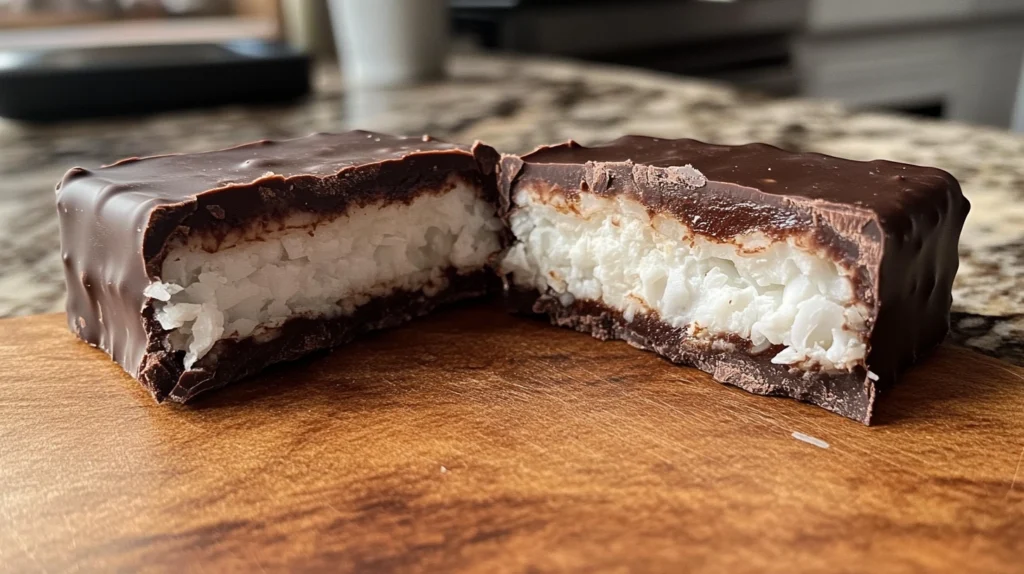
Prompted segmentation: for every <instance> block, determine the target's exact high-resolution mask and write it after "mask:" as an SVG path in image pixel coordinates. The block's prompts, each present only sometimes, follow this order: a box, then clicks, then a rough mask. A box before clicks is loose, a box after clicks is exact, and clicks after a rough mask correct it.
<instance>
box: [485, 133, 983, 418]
mask: <svg viewBox="0 0 1024 574" xmlns="http://www.w3.org/2000/svg"><path fill="white" fill-rule="evenodd" d="M498 186H499V191H500V193H501V196H502V202H503V206H502V216H503V218H504V219H505V220H506V222H507V224H508V225H509V227H510V228H511V231H512V233H513V235H514V236H515V239H514V242H513V244H512V245H511V247H510V248H509V250H508V251H507V252H506V253H505V254H504V255H503V258H502V261H501V264H500V268H501V273H502V274H503V275H504V277H505V284H506V290H507V293H508V297H509V301H510V304H511V306H512V307H513V308H514V309H516V310H518V311H522V312H532V313H542V314H547V315H548V316H550V319H551V320H552V321H553V322H554V323H556V324H558V325H563V326H567V327H571V328H575V329H577V330H580V331H583V332H588V333H590V334H592V335H593V336H594V337H597V338H599V339H622V340H625V341H627V342H629V343H630V344H632V345H634V346H636V347H639V348H642V349H647V350H651V351H654V352H656V353H658V354H659V355H661V356H663V357H665V358H667V359H669V360H670V361H672V362H675V363H680V364H686V365H693V366H696V367H697V368H700V369H701V370H704V371H706V372H708V373H710V374H711V375H712V376H713V377H714V378H715V379H716V380H718V381H721V382H724V383H729V384H732V385H735V386H738V387H740V388H742V389H745V390H747V391H750V392H753V393H758V394H764V395H777V396H786V397H792V398H795V399H799V400H802V401H806V402H810V403H813V404H815V405H819V406H821V407H824V408H826V409H828V410H830V411H833V412H836V413H839V414H841V415H844V416H847V417H850V418H853V419H856V420H858V421H861V422H863V423H865V424H869V423H870V420H871V414H872V408H873V405H874V403H875V399H876V397H877V396H878V393H879V391H881V390H884V389H885V388H886V387H888V386H889V385H890V384H892V383H893V382H894V381H895V379H896V377H897V375H898V373H899V372H900V371H901V369H903V368H904V367H906V366H907V365H909V364H911V363H913V362H914V361H915V360H917V359H918V358H919V357H921V356H922V355H923V354H925V353H927V352H928V351H929V350H930V349H932V348H933V347H935V346H936V345H937V344H939V342H941V341H942V339H943V337H944V336H945V335H946V332H947V330H948V327H949V308H950V303H951V294H950V290H951V286H952V283H953V277H954V275H955V274H956V270H957V263H958V260H957V241H958V239H959V235H960V230H961V228H962V226H963V223H964V219H965V218H966V216H967V212H968V210H969V208H970V205H969V204H968V202H967V200H966V199H965V198H964V197H963V194H962V193H961V191H960V186H959V184H958V183H957V181H956V180H955V179H954V178H953V177H952V176H951V175H950V174H948V173H946V172H944V171H941V170H938V169H932V168H925V167H917V166H912V165H904V164H899V163H892V162H887V161H872V162H857V161H848V160H843V159H839V158H835V157H829V156H825V155H818V154H795V153H788V152H785V151H783V150H780V149H778V148H775V147H771V146H768V145H762V144H751V145H743V146H718V145H709V144H705V143H701V142H697V141H694V140H685V139H684V140H659V139H654V138H647V137H636V136H630V137H624V138H620V139H618V140H615V141H613V142H611V143H608V144H605V145H600V146H597V147H590V148H588V147H583V146H580V145H578V144H576V143H574V142H569V143H566V144H562V145H555V146H549V147H541V148H539V149H537V150H536V151H534V152H532V153H530V154H527V155H525V156H523V157H515V156H505V157H503V158H502V160H501V165H500V168H499V184H498Z"/></svg>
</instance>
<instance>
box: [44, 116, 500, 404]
mask: <svg viewBox="0 0 1024 574" xmlns="http://www.w3.org/2000/svg"><path fill="white" fill-rule="evenodd" d="M497 161H498V156H497V153H496V152H495V151H494V150H493V149H491V148H488V147H486V146H475V147H474V148H470V147H468V146H460V145H455V144H450V143H446V142H443V141H438V140H434V139H431V138H429V137H427V136H423V137H396V136H389V135H385V134H377V133H371V132H363V131H354V132H348V133H343V134H314V135H311V136H308V137H304V138H299V139H293V140H287V141H279V142H274V141H259V142H255V143H251V144H247V145H243V146H239V147H235V148H230V149H226V150H221V151H214V152H208V153H198V154H185V155H165V156H157V157H150V158H143V159H138V158H132V159H126V160H122V161H119V162H117V163H115V164H113V165H110V166H106V167H101V168H98V169H93V170H89V169H83V168H78V167H76V168H74V169H72V170H70V171H69V172H68V173H67V174H66V175H65V176H64V178H63V180H62V181H61V182H60V183H59V184H58V185H57V206H58V212H59V213H58V215H59V216H60V227H61V250H62V256H63V259H64V267H65V277H66V279H67V285H68V302H67V309H68V321H69V325H70V326H71V328H72V330H73V331H75V332H76V333H78V335H79V336H80V337H82V338H83V339H85V340H86V341H88V342H90V343H92V344H94V345H97V346H99V347H101V348H102V349H104V350H105V351H107V352H108V353H110V355H111V356H112V357H113V358H114V360H116V361H117V362H118V363H120V364H121V365H122V366H123V367H124V368H125V370H127V371H128V372H130V373H132V374H133V375H136V376H138V377H139V378H140V379H142V380H143V382H144V383H145V382H147V377H148V376H149V375H148V374H147V373H151V372H155V370H158V369H161V368H171V367H169V366H168V365H169V364H170V363H173V361H170V359H169V357H170V355H169V354H168V353H166V352H165V351H166V349H164V348H163V340H162V337H160V336H157V335H158V334H159V326H158V325H157V324H156V323H155V321H153V320H152V318H151V316H150V315H151V310H150V308H149V306H148V304H147V300H146V298H145V297H144V296H143V295H142V292H143V290H144V289H145V288H146V286H147V285H148V284H149V282H150V281H151V280H153V279H156V278H157V277H158V276H159V272H160V266H161V263H162V260H163V256H164V255H165V254H166V251H167V249H168V247H169V245H170V244H171V242H172V240H175V239H176V238H177V239H181V238H184V237H185V236H189V235H197V234H198V235H199V236H201V237H203V238H204V247H207V248H211V249H215V248H216V247H217V245H218V244H219V242H220V241H221V240H222V239H223V238H224V237H225V236H227V235H228V234H229V233H232V232H235V231H237V230H239V229H244V228H247V227H252V226H256V227H257V228H259V226H263V227H264V228H266V229H272V228H274V226H275V225H279V223H280V222H281V221H283V219H284V218H285V217H286V216H289V215H293V214H303V215H306V216H307V217H306V220H307V221H311V222H316V221H319V220H323V219H328V218H330V217H332V216H335V215H337V214H340V213H343V212H344V211H345V210H346V209H348V207H349V206H351V205H365V204H369V203H377V202H384V203H390V202H408V201H411V200H413V199H415V197H416V195H417V194H418V193H420V192H421V191H424V190H429V189H438V188H440V187H443V186H444V185H446V183H447V179H448V177H449V176H451V175H453V174H458V175H460V176H462V177H463V178H465V179H467V180H468V181H469V182H470V183H472V184H478V185H480V186H481V187H482V188H483V189H484V192H485V194H487V195H488V196H489V199H494V197H495V196H496V193H497V192H496V189H495V182H494V168H495V165H496V163H497ZM207 239H209V241H207ZM144 360H145V361H148V362H150V363H152V364H143V362H144ZM161 361H163V362H164V364H157V363H160V362H161ZM168 361H170V362H168ZM178 362H180V361H178ZM151 390H154V392H155V389H151Z"/></svg>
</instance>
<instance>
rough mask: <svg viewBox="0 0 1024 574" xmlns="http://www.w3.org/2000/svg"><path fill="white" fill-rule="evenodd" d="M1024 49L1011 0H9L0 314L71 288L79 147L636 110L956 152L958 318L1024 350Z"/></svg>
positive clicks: (812, 141)
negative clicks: (68, 216)
mask: <svg viewBox="0 0 1024 574" xmlns="http://www.w3.org/2000/svg"><path fill="white" fill-rule="evenodd" d="M1022 67H1024V0H732V1H725V0H717V1H712V0H0V317H5V316H12V315H25V314H31V313H40V312H48V311H60V310H62V309H63V306H64V278H63V276H64V269H63V263H62V261H61V258H60V246H59V231H58V226H57V217H56V213H55V208H54V202H53V201H54V200H53V197H54V196H53V189H54V184H55V182H56V181H58V180H59V179H60V177H61V175H62V174H63V173H64V172H65V171H66V170H68V169H69V168H71V167H73V166H84V167H89V168H91V167H95V166H100V165H104V164H109V163H112V162H114V161H116V160H118V159H120V158H124V157H132V156H136V157H141V156H147V155H155V154H164V153H174V152H198V151H206V150H212V149H220V148H224V147H229V146H232V145H236V144H239V143H243V142H247V141H254V140H259V139H264V138H267V139H284V138H291V137H299V136H303V135H306V134H309V133H311V132H316V131H326V132H331V131H343V130H348V129H355V128H358V129H370V130H376V131H381V132H390V133H401V134H423V133H429V134H432V135H434V136H437V137H440V138H444V139H447V140H450V141H457V142H464V143H471V142H473V141H474V140H476V139H480V140H483V141H486V142H488V143H489V144H491V145H493V146H495V147H496V148H498V149H500V150H502V151H504V152H509V153H519V152H526V151H529V150H530V149H533V148H534V147H536V146H537V145H541V144H550V143H552V142H560V141H565V140H567V139H570V138H572V139H575V140H576V141H579V142H581V143H583V144H590V143H598V142H602V141H608V140H611V139H614V138H617V137H619V136H622V135H624V134H630V133H634V134H646V135H651V136H656V137H691V138H696V139H700V140H704V141H709V142H715V143H723V144H740V143H748V142H752V141H760V142H767V143H770V144H773V145H777V146H780V147H782V148H785V149H788V150H792V151H815V152H822V153H828V154H833V155H838V156H843V157H848V158H851V159H875V158H886V159H891V160H896V161H903V162H908V163H915V164H920V165H933V166H937V167H941V168H943V169H946V170H948V171H950V172H951V173H952V174H953V175H954V176H956V177H957V179H958V180H959V181H960V182H961V184H962V186H963V189H964V192H965V193H966V194H967V195H968V197H969V198H970V200H971V203H972V206H973V207H972V210H971V215H970V217H969V218H968V220H967V226H966V227H965V229H964V234H963V236H962V238H961V243H960V270H959V273H958V276H957V283H956V285H955V287H954V304H953V310H954V319H955V320H954V330H953V338H954V339H955V340H957V341H961V342H966V343H967V344H969V345H971V346H973V347H974V348H977V349H978V350H981V351H982V352H986V353H992V354H996V355H997V356H1014V357H1024V352H1022V351H1021V347H1020V341H1022V340H1024V291H1022V290H1021V289H1020V285H1019V282H1020V276H1021V269H1024V137H1022V136H1021V135H1020V133H1017V132H1024V87H1022V86H1024V80H1022V78H1021V75H1022V74H1021V69H1022ZM1020 360H1024V359H1020Z"/></svg>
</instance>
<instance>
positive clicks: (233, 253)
mask: <svg viewBox="0 0 1024 574" xmlns="http://www.w3.org/2000/svg"><path fill="white" fill-rule="evenodd" d="M501 228H502V225H501V222H500V221H499V220H498V219H497V218H496V217H495V213H494V207H493V206H492V205H491V204H489V203H488V202H486V201H484V200H483V199H481V198H480V196H479V193H478V190H477V189H475V188H474V187H472V186H470V185H467V184H465V183H464V182H461V181H459V182H458V183H457V184H456V186H455V188H454V189H453V190H451V191H450V192H447V193H444V194H425V195H421V196H420V197H418V198H417V199H415V200H414V201H413V202H412V203H411V204H408V205H406V204H390V205H380V204H377V205H369V206H366V207H358V208H352V209H349V210H348V212H347V213H346V214H345V215H343V216H341V217H339V218H337V219H335V220H332V221H330V222H327V223H321V224H319V225H317V226H316V227H315V228H314V227H305V226H304V227H298V228H291V229H286V230H285V231H282V232H277V233H275V234H273V235H270V236H268V237H264V238H261V240H260V241H248V242H244V243H240V244H238V245H236V246H233V247H228V248H226V249H223V250H220V251H217V252H215V253H208V252H206V251H203V250H201V249H199V248H197V247H195V246H194V245H193V246H187V245H186V246H182V247H178V248H175V249H173V250H172V251H171V252H170V253H169V254H168V256H167V258H166V259H165V260H164V263H163V269H162V274H161V277H160V278H161V281H160V282H155V283H151V284H150V285H149V286H148V287H147V288H146V290H145V295H146V297H149V298H151V299H154V300H155V301H154V303H155V309H156V314H155V316H156V320H157V321H159V322H160V325H161V326H162V327H163V328H164V329H167V330H171V331H172V333H171V335H170V340H171V343H172V346H173V347H174V348H175V349H184V350H186V354H185V368H190V367H192V365H193V364H195V362H196V361H197V360H199V359H201V358H202V357H203V356H204V355H205V354H206V353H207V352H208V351H209V350H210V349H211V348H212V347H213V345H214V343H216V342H217V341H218V340H221V339H227V338H243V337H248V336H250V335H260V334H261V333H265V332H268V331H269V330H270V329H272V328H274V327H278V326H280V325H281V324H282V323H284V321H286V320H287V319H289V318H292V317H296V316H315V317H320V316H341V315H347V314H351V313H352V312H353V311H354V310H355V309H356V307H358V306H360V305H362V304H365V303H366V302H368V301H369V300H370V299H371V298H375V297H381V296H385V295H388V294H390V293H392V292H394V291H396V290H406V291H422V292H424V293H425V294H426V295H428V296H431V295H434V294H436V293H438V292H439V291H441V290H442V289H443V288H444V287H446V285H447V282H448V281H447V278H446V275H447V272H448V270H450V269H452V268H454V269H456V270H457V271H458V272H460V273H464V272H471V271H476V270H479V269H481V268H482V267H483V266H484V265H485V264H486V263H487V261H488V258H489V257H490V256H491V255H493V254H494V253H495V252H497V251H498V250H499V249H500V241H499V237H498V232H499V230H500V229H501Z"/></svg>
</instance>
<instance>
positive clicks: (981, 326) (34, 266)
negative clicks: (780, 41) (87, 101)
mask: <svg viewBox="0 0 1024 574" xmlns="http://www.w3.org/2000/svg"><path fill="white" fill-rule="evenodd" d="M317 84H318V89H317V90H316V94H315V95H314V96H313V97H311V98H310V99H309V100H307V101H305V102H302V103H299V104H295V105H289V106H284V107H246V108H242V107H232V108H223V109H217V110H207V111H192V112H179V113H169V114H161V115H156V116H152V117H146V118H135V119H109V120H101V121H100V120H98V121H88V122H75V123H65V124H55V125H46V126H29V125H23V124H16V123H11V122H6V121H4V120H0V317H4V316H15V315H25V314H31V313H42V312H47V311H58V310H61V309H62V308H63V297H64V283H63V281H64V280H63V270H62V267H61V261H60V257H59V238H58V232H57V217H56V212H55V209H54V205H53V185H54V183H55V182H56V181H57V180H58V179H59V178H60V176H61V175H62V174H63V172H64V171H65V170H66V169H67V168H70V167H72V166H75V165H82V166H96V165H100V164H104V163H110V162H112V161H114V160H117V159H119V158H122V157H129V156H144V155H151V154H158V153H168V152H192V151H202V150H209V149H215V148H220V147H226V146H229V145H233V144H237V143H242V142H246V141H250V140H256V139H261V138H270V139H276V138H287V137H295V136H301V135H305V134H307V133H310V132H313V131H338V130H345V129H351V128H363V129H372V130H379V131H387V132H396V133H409V134H418V133H431V134H433V135H436V136H438V137H442V138H446V139H451V140H455V141H462V142H471V141H472V140H474V139H481V140H484V141H487V142H488V143H490V144H492V145H494V146H495V147H497V148H499V149H501V150H503V151H508V152H522V151H527V150H529V149H531V148H533V147H534V146H536V145H538V144H541V143H550V142H557V141H563V140H566V139H569V138H572V139H576V140H577V141H580V142H582V143H585V144H586V143H596V142H600V141H602V140H608V139H612V138H615V137H618V136H620V135H623V134H627V133H639V134H647V135H652V136H661V137H693V138H697V139H702V140H706V141H711V142H716V143H727V144H732V143H745V142H751V141H763V142H768V143H772V144H775V145H778V146H780V147H783V148H786V149H790V150H794V151H803V150H813V151H818V152H823V153H829V154H834V155H839V156H844V157H849V158H854V159H873V158H886V159H891V160H896V161H904V162H910V163H917V164H925V165H934V166H937V167H941V168H943V169H946V170H948V171H950V172H951V173H952V174H953V175H955V176H956V177H957V178H958V179H959V180H960V182H961V183H962V184H963V189H964V193H965V194H966V195H967V197H968V198H969V199H970V201H971V203H972V205H973V207H972V210H971V214H970V217H969V218H968V220H967V225H966V228H965V229H964V233H963V238H962V240H961V245H960V272H959V274H958V276H957V281H956V284H955V288H954V289H955V291H954V302H953V310H954V312H955V314H954V321H953V334H952V337H951V338H952V340H953V341H954V342H956V343H959V344H962V345H966V346H968V347H971V348H973V349H975V350H978V351H981V352H983V353H986V354H989V355H993V356H996V357H999V358H1002V359H1004V360H1008V361H1010V362H1014V363H1016V364H1024V280H1022V278H1024V138H1021V137H1019V136H1015V135H1013V134H1010V133H1007V132H1002V131H996V130H992V129H987V128H979V127H972V126H966V125H959V124H951V123H945V122H936V121H926V120H919V119H914V118H909V117H902V116H895V115H882V114H865V113H851V112H849V111H847V110H844V109H843V108H842V107H841V106H839V105H837V104H833V103H826V102H812V101H806V100H772V99H766V98H761V97H758V96H755V95H750V94H742V93H738V92H736V91H734V90H732V89H729V88H725V87H721V86H716V85H713V84H709V83H705V82H700V81H695V80H689V79H679V78H675V77H668V76H662V75H657V74H651V73H648V72H642V71H637V70H631V69H622V68H611V67H600V66H595V65H590V64H581V63H570V62H562V61H544V60H525V59H519V58H515V59H510V58H498V57H489V56H488V57H485V56H469V55H465V56H460V57H458V58H455V59H454V61H453V62H452V64H451V76H450V78H449V79H448V80H447V81H445V82H442V83H438V84H434V85H426V86H420V87H417V88H412V89H404V90H396V91H394V92H384V93H376V94H355V93H343V91H342V90H341V88H340V85H339V84H340V83H339V81H338V78H337V75H336V74H332V73H331V72H329V71H325V73H323V74H322V75H321V77H319V78H318V81H317Z"/></svg>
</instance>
